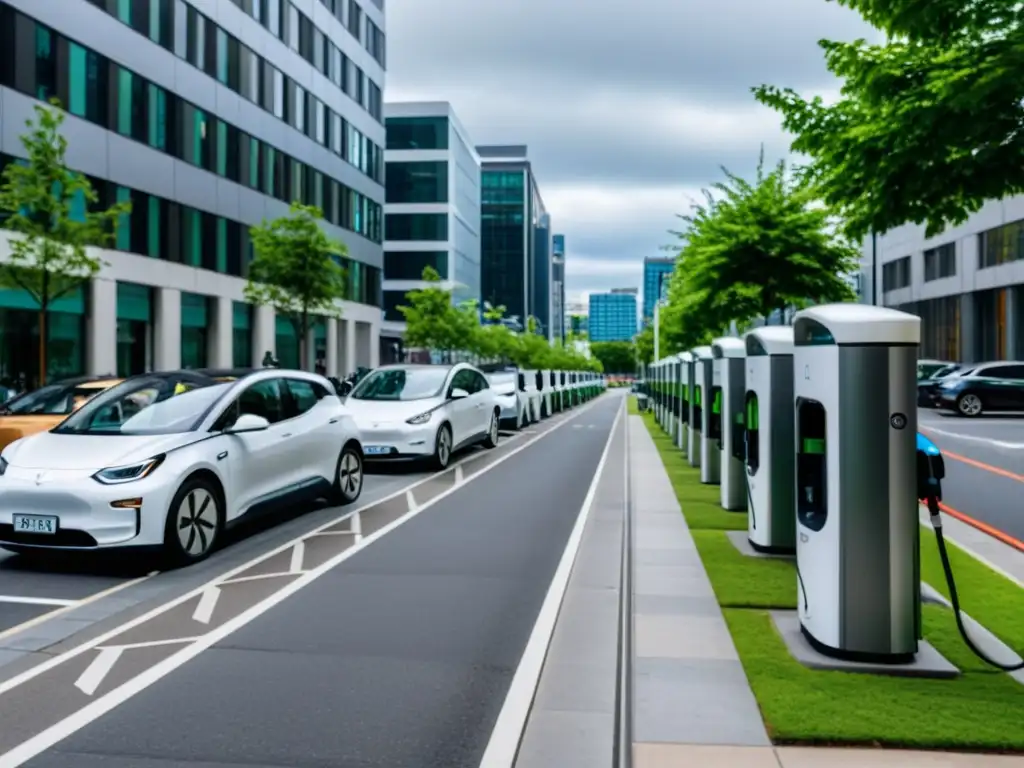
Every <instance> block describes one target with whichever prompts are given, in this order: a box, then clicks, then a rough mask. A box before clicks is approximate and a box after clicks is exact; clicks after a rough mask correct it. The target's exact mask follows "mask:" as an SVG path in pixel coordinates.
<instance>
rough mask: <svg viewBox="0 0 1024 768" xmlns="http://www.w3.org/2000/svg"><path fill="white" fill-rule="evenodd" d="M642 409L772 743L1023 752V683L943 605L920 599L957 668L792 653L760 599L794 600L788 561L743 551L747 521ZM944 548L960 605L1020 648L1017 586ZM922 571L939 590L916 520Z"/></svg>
mask: <svg viewBox="0 0 1024 768" xmlns="http://www.w3.org/2000/svg"><path fill="white" fill-rule="evenodd" d="M644 421H645V423H646V424H647V427H648V431H649V432H650V433H651V436H652V437H653V438H654V441H655V443H656V444H657V446H658V449H659V452H660V453H661V457H662V460H663V462H664V463H665V468H666V470H667V471H668V474H669V477H670V479H671V481H672V485H673V488H674V489H675V492H676V495H677V497H678V498H679V502H680V506H681V507H682V509H683V514H684V516H685V517H686V520H687V523H688V524H689V526H690V528H691V533H692V535H693V539H694V542H695V543H696V546H697V550H698V552H699V553H700V556H701V560H702V562H703V563H704V568H705V570H706V571H707V573H708V577H709V579H710V580H711V583H712V586H713V588H714V590H715V596H716V598H717V599H718V602H719V604H720V605H722V607H723V613H724V614H725V619H726V622H727V624H728V626H729V631H730V633H731V634H732V638H733V641H734V642H735V644H736V648H737V650H738V651H739V655H740V660H741V661H742V663H743V667H744V670H745V671H746V674H747V678H748V679H749V681H750V685H751V688H752V689H753V691H754V696H755V697H756V698H757V702H758V705H759V706H760V708H761V714H762V716H763V717H764V720H765V724H766V726H767V729H768V732H769V734H770V735H771V737H772V739H773V740H775V741H776V743H801V744H859V745H868V746H870V745H878V746H894V747H908V748H932V749H960V750H982V751H1007V752H1024V728H1022V727H1021V722H1022V721H1024V685H1021V684H1020V683H1018V682H1016V681H1015V680H1013V679H1012V678H1011V677H1010V676H1009V675H1007V674H1004V673H1002V672H999V671H998V670H995V669H993V668H992V667H990V666H988V665H987V664H985V663H984V662H982V661H981V660H980V659H978V658H976V657H975V656H974V655H973V654H972V653H971V652H970V650H969V649H968V648H967V646H966V645H965V644H964V642H963V640H962V639H961V637H960V635H959V633H958V631H957V628H956V623H955V621H954V618H953V614H952V613H951V612H950V611H949V610H947V609H945V608H942V607H939V606H934V605H925V606H924V607H923V619H924V634H925V638H926V639H927V640H928V642H930V643H931V644H932V645H934V646H935V647H936V648H937V649H938V650H939V652H940V653H942V654H943V655H944V656H945V657H946V658H947V659H949V661H951V662H952V663H953V664H955V665H956V666H957V667H959V668H960V669H961V670H962V671H963V674H962V676H961V677H959V678H957V679H955V680H927V679H916V678H904V677H888V676H882V675H864V674H853V673H846V672H824V671H820V670H812V669H808V668H807V667H805V666H803V665H802V664H800V663H799V662H798V661H796V660H795V659H793V657H792V656H790V654H789V651H788V650H787V649H786V646H785V644H784V642H783V641H782V638H781V637H780V636H779V634H778V632H777V631H776V630H775V627H774V625H773V623H772V621H771V617H770V616H769V615H768V612H767V611H766V610H765V609H766V608H769V607H775V608H784V609H794V608H795V607H796V599H797V586H796V576H795V569H794V567H793V565H792V563H791V562H789V561H786V560H780V559H772V558H753V557H747V556H745V555H743V554H741V553H740V552H739V551H738V550H737V549H736V548H735V547H734V546H733V544H732V542H730V541H729V540H728V538H727V536H726V530H728V529H729V528H731V527H735V528H742V529H745V528H746V515H743V514H737V513H734V512H725V511H723V510H722V509H721V507H720V506H719V505H718V486H706V485H702V484H701V483H700V477H699V472H698V471H697V470H694V469H693V468H691V467H689V466H688V465H687V464H686V461H685V459H683V457H682V454H681V452H680V451H679V450H678V449H677V448H675V447H674V446H673V445H672V444H671V441H670V440H669V438H668V436H666V435H665V434H664V433H663V432H662V431H661V429H660V428H659V427H658V426H657V424H656V423H655V422H654V420H653V418H651V417H649V416H648V415H644ZM725 521H737V522H739V523H741V525H736V526H732V525H727V524H726V522H725ZM949 549H950V559H951V561H952V564H953V570H954V574H955V575H956V577H957V586H958V588H959V593H960V597H961V600H962V603H963V605H962V607H963V609H964V610H965V611H966V612H967V613H969V614H970V615H971V616H972V617H974V618H975V619H977V620H978V621H980V622H981V623H982V624H984V625H985V626H986V627H987V628H988V629H989V630H991V631H992V632H994V633H995V634H996V635H998V636H999V637H1000V638H1002V639H1003V640H1004V641H1005V642H1006V643H1007V644H1008V645H1010V646H1011V647H1012V648H1014V649H1016V650H1017V651H1018V652H1020V651H1022V650H1024V590H1022V589H1021V588H1020V587H1019V586H1018V585H1017V584H1015V583H1014V582H1012V581H1010V580H1009V579H1006V578H1005V577H1003V576H1001V575H999V574H997V573H995V572H994V571H992V570H991V569H990V568H988V567H987V566H985V565H984V564H982V563H980V562H978V561H977V560H975V559H974V558H973V557H971V556H970V555H969V554H968V553H966V552H964V551H963V550H961V549H959V548H958V547H956V546H955V545H953V544H950V545H949ZM921 576H922V579H923V580H924V581H926V582H928V583H929V584H931V585H932V586H933V587H935V588H936V589H938V590H939V591H940V592H942V593H943V594H947V597H948V593H947V590H946V584H945V579H944V577H943V575H942V566H941V563H940V561H939V556H938V550H937V548H936V545H935V536H934V534H933V533H932V531H931V530H930V529H928V528H923V529H922V531H921Z"/></svg>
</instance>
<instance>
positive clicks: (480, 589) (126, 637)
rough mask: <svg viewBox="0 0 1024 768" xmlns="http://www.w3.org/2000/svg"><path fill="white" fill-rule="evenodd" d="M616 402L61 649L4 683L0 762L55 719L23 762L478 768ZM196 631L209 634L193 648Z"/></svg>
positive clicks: (579, 412) (164, 767) (109, 766)
mask: <svg viewBox="0 0 1024 768" xmlns="http://www.w3.org/2000/svg"><path fill="white" fill-rule="evenodd" d="M621 404H622V400H621V398H619V397H607V398H605V399H604V400H602V401H599V402H597V403H596V404H593V405H592V406H591V407H590V408H589V409H586V410H584V409H576V410H574V411H573V412H570V414H567V417H556V418H555V419H552V420H550V422H546V423H544V424H541V425H539V427H538V428H536V430H535V434H534V435H532V436H530V435H528V436H526V439H525V440H524V439H523V438H520V444H519V445H518V446H517V445H516V443H514V442H512V441H509V443H510V444H511V445H508V444H507V445H506V446H505V447H502V446H499V448H498V449H497V450H495V451H489V452H483V453H482V455H481V456H479V457H477V458H474V459H473V460H470V461H467V462H466V463H464V464H463V465H462V466H461V467H460V468H459V469H457V470H453V471H451V472H449V473H445V474H444V475H439V476H432V477H430V478H428V479H426V480H424V481H423V482H422V483H420V484H419V485H416V486H414V487H412V488H411V489H410V490H409V491H407V492H399V493H397V494H393V496H391V497H388V498H385V499H383V500H381V501H380V502H378V503H376V504H373V505H371V506H369V507H367V508H361V509H362V511H357V512H355V513H353V514H352V515H351V516H349V517H348V518H346V519H344V520H341V521H339V522H337V523H335V524H328V525H326V526H325V527H323V528H321V529H319V530H317V531H312V532H311V533H310V534H309V535H308V536H307V537H306V538H305V539H304V540H303V541H302V542H300V543H298V544H296V545H295V546H293V547H291V548H290V549H284V550H282V551H281V552H277V553H272V554H270V555H268V558H267V560H265V561H263V562H259V563H255V564H251V565H248V566H246V567H245V568H244V569H239V570H238V571H237V572H232V573H229V574H225V576H224V580H223V581H221V582H220V583H219V584H217V585H216V586H214V587H209V588H205V589H203V590H202V591H201V593H199V594H196V595H185V596H183V599H182V601H181V602H179V603H177V604H175V605H172V606H167V610H166V611H162V612H158V613H156V614H155V615H153V616H152V617H150V616H143V617H140V619H139V620H138V621H137V622H134V623H133V625H130V626H124V627H121V628H117V629H115V630H113V631H112V632H111V633H109V634H110V635H112V637H108V636H107V635H104V636H102V637H100V638H97V639H96V640H95V641H94V642H91V643H90V644H89V646H90V647H89V648H87V649H84V650H83V651H82V652H81V653H79V652H78V651H79V650H81V649H78V648H75V647H73V646H71V645H68V646H67V648H68V649H69V650H68V651H67V653H66V656H67V657H68V658H67V660H66V661H65V660H64V656H61V655H59V654H61V653H62V652H63V651H64V649H63V648H60V647H57V648H54V649H52V651H51V652H52V653H54V654H58V655H57V656H55V657H54V661H53V662H50V664H49V665H44V666H45V667H46V669H45V670H43V671H41V672H39V674H38V675H37V676H36V675H35V673H34V672H33V671H31V670H30V671H29V672H28V673H26V675H27V677H26V678H25V679H24V681H15V682H11V681H8V682H7V683H3V682H0V722H4V724H5V727H4V728H3V729H0V731H3V732H0V765H5V766H6V765H8V764H10V765H17V764H22V763H21V762H20V760H19V761H16V762H5V759H6V760H11V756H10V754H7V755H5V751H6V750H8V749H10V748H11V747H12V746H14V744H15V743H21V742H22V741H24V739H25V738H26V737H30V736H33V735H38V734H39V733H40V732H42V730H43V729H46V728H49V727H50V726H54V729H53V730H51V731H50V734H51V735H53V734H56V735H55V736H54V738H53V739H52V741H54V742H55V743H54V744H53V746H52V747H51V748H50V749H48V750H46V751H44V752H42V753H41V754H39V755H38V756H37V757H35V758H33V759H31V760H30V761H29V762H27V763H24V764H26V765H30V766H73V767H74V768H91V766H101V765H102V766H103V768H118V767H119V766H125V767H126V768H127V767H128V766H130V768H171V767H172V766H189V767H190V768H199V767H200V766H202V768H222V767H223V768H226V767H227V766H232V767H233V768H254V767H257V766H261V767H263V768H267V767H268V766H274V767H285V766H287V767H288V768H313V767H316V768H320V767H321V766H322V767H324V768H326V766H331V768H412V767H413V766H425V767H426V766H445V768H461V767H462V766H471V767H472V768H477V766H478V765H479V761H480V757H481V755H482V754H483V750H484V748H485V746H486V744H487V740H488V738H489V736H490V732H491V729H492V727H493V725H494V721H495V719H496V717H497V714H498V712H499V710H500V709H501V706H502V703H503V701H504V697H505V694H506V692H507V688H508V685H509V683H510V681H511V678H512V676H513V674H514V672H515V670H516V667H517V666H518V663H519V660H520V657H521V655H522V652H523V649H524V647H525V645H526V642H527V639H528V637H529V635H530V632H531V630H532V629H533V624H534V621H535V620H536V617H537V613H538V611H539V608H540V606H541V603H542V602H543V600H544V597H545V595H546V593H547V590H548V586H549V583H550V581H551V578H552V576H553V574H554V571H555V569H556V567H557V564H558V562H559V559H560V558H561V556H562V553H563V550H564V548H565V545H566V541H567V539H568V537H569V534H570V531H571V530H572V528H573V525H574V523H575V522H576V518H577V515H578V514H579V512H580V508H581V506H582V505H583V503H584V500H585V498H586V496H587V493H588V490H589V489H590V486H591V484H592V482H593V480H594V474H595V471H596V468H597V466H598V464H599V462H600V458H601V455H602V453H603V451H604V448H605V444H606V441H607V439H608V436H609V434H610V431H611V429H612V426H613V424H614V420H615V417H616V415H617V413H618V411H619V410H620V408H621ZM563 420H564V421H565V422H568V423H563ZM548 425H550V426H548ZM548 430H551V431H550V432H548ZM360 541H365V542H366V543H365V544H363V545H360V544H359V543H358V542H360ZM346 548H351V549H352V552H351V553H348V552H347V549H346ZM289 567H290V568H291V571H289ZM289 590H291V592H289ZM212 593H219V594H220V598H219V601H218V600H217V598H216V595H215V594H214V595H213V602H214V603H215V604H216V607H215V608H210V607H209V606H207V607H208V609H209V610H207V611H206V612H205V614H203V616H201V617H200V614H201V613H203V611H204V608H203V605H204V604H205V603H207V602H208V601H207V598H208V597H211V594H212ZM285 593H288V594H285ZM254 595H255V596H254ZM261 600H263V601H266V606H272V607H269V609H267V608H264V609H263V610H264V611H265V612H260V611H256V612H255V613H254V612H253V611H252V609H251V608H252V606H253V605H254V603H258V602H259V601H261ZM257 607H259V606H258V605H257ZM196 622H200V623H203V624H204V628H199V629H198V630H197V623H196ZM204 631H206V632H208V633H209V634H210V636H211V637H213V636H216V637H217V639H218V641H217V642H215V643H212V644H210V645H209V646H207V645H204V644H202V643H194V640H195V637H194V636H195V635H197V634H202V632H204ZM218 633H220V634H218ZM193 643H194V647H196V648H198V650H196V652H195V653H194V654H192V655H189V654H188V653H186V654H185V656H188V657H189V658H190V659H191V660H189V661H187V663H183V664H180V662H179V660H178V659H179V656H177V655H175V651H177V650H179V649H181V648H182V647H183V645H184V646H188V645H190V644H193ZM200 645H202V648H199V646H200ZM190 647H191V646H190ZM168 648H169V650H168ZM186 650H188V649H186ZM107 660H109V663H107ZM179 664H180V665H179ZM161 665H163V667H166V669H165V672H164V673H162V674H163V675H164V676H161V675H155V674H154V670H155V669H158V668H163V667H162V666H161ZM167 665H169V666H167ZM97 670H99V671H98V672H97ZM104 675H106V677H104ZM150 675H152V677H150ZM140 681H141V682H140ZM129 693H130V694H132V695H131V696H129V695H128V694H129ZM72 710H73V711H72ZM75 713H77V714H75ZM90 713H91V714H90ZM69 715H70V716H71V719H70V720H65V721H64V722H65V723H68V722H73V723H75V726H76V727H68V728H67V729H66V731H65V726H63V725H58V724H57V723H58V722H59V721H61V720H62V719H63V718H65V717H68V716H69ZM77 726H81V727H80V728H79V727H77ZM44 735H45V734H44ZM40 738H42V737H40Z"/></svg>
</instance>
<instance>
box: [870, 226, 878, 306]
mask: <svg viewBox="0 0 1024 768" xmlns="http://www.w3.org/2000/svg"><path fill="white" fill-rule="evenodd" d="M871 303H872V305H874V306H878V234H877V233H875V232H872V233H871Z"/></svg>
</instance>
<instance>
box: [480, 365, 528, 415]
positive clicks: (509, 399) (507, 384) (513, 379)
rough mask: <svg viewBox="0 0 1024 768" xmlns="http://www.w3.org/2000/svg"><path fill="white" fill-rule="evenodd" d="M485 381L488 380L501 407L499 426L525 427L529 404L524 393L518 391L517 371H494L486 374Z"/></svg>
mask: <svg viewBox="0 0 1024 768" xmlns="http://www.w3.org/2000/svg"><path fill="white" fill-rule="evenodd" d="M487 381H489V382H490V384H491V389H493V390H494V396H495V398H497V400H498V405H499V406H500V408H501V415H500V416H499V419H500V425H501V428H502V429H511V430H520V429H522V428H523V427H525V426H526V412H527V409H528V408H529V407H530V406H529V402H528V401H527V398H526V393H525V392H520V391H519V386H518V383H519V373H518V371H515V370H511V371H494V372H493V373H488V374H487Z"/></svg>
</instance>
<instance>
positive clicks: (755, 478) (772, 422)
mask: <svg viewBox="0 0 1024 768" xmlns="http://www.w3.org/2000/svg"><path fill="white" fill-rule="evenodd" d="M744 340H745V343H746V354H747V359H746V366H747V372H746V376H745V379H746V381H745V384H746V390H747V391H746V394H745V397H744V410H745V421H746V446H747V451H746V468H745V474H746V477H747V487H748V489H749V494H750V495H749V497H748V498H747V506H748V514H747V539H748V541H749V542H750V546H751V547H753V548H754V549H755V550H757V551H758V552H764V553H771V554H792V553H794V552H795V551H796V483H795V482H794V478H795V474H794V473H795V472H796V446H795V443H794V441H793V435H794V432H795V427H794V417H793V328H792V326H788V325H767V326H764V327H763V328H757V329H755V330H753V331H748V332H747V334H746V335H745V337H744Z"/></svg>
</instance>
